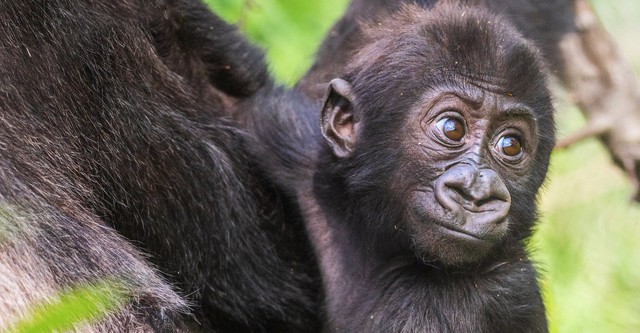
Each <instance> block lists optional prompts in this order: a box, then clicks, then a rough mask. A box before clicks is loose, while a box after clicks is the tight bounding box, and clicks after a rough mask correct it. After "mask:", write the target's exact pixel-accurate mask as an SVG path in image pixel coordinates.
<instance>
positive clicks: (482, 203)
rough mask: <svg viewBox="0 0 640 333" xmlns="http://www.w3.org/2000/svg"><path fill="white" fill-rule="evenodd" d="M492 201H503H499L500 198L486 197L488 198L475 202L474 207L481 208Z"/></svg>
mask: <svg viewBox="0 0 640 333" xmlns="http://www.w3.org/2000/svg"><path fill="white" fill-rule="evenodd" d="M493 201H503V200H500V198H497V197H493V196H491V197H488V198H484V199H480V200H476V206H478V207H482V206H484V205H486V204H488V203H490V202H493Z"/></svg>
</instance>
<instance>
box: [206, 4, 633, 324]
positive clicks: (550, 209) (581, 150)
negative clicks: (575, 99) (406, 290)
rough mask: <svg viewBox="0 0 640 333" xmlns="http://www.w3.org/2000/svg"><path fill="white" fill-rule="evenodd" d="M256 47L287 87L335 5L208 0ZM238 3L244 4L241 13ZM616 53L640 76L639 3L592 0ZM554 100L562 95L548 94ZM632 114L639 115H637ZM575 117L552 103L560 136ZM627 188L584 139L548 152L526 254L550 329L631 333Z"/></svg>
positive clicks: (630, 210) (308, 60) (306, 63)
mask: <svg viewBox="0 0 640 333" xmlns="http://www.w3.org/2000/svg"><path fill="white" fill-rule="evenodd" d="M209 2H210V3H211V4H212V7H213V8H214V9H215V10H216V11H218V12H219V13H221V14H222V15H223V16H224V17H225V18H227V19H228V20H230V21H232V22H235V21H236V20H237V19H238V18H239V17H243V19H242V20H243V27H244V31H245V32H246V33H248V35H249V37H250V39H251V40H253V41H255V42H257V43H259V44H260V45H262V46H263V47H264V48H265V49H266V50H267V54H268V60H269V63H270V66H271V69H272V71H273V73H274V75H275V76H276V77H277V78H278V79H279V80H280V81H281V82H285V83H288V84H291V83H293V82H295V81H296V80H297V79H298V78H299V77H300V75H302V74H303V73H304V71H305V70H306V68H308V66H309V65H310V63H311V60H312V54H313V51H314V50H315V48H316V47H317V45H318V44H319V42H320V40H321V38H322V36H323V35H324V33H325V32H326V29H327V28H328V27H329V26H330V24H331V23H332V22H333V20H335V19H336V18H337V17H338V16H339V15H340V14H341V12H342V10H343V8H344V7H345V4H346V1H345V0H337V1H336V0H323V1H297V0H280V1H278V0H253V1H241V0H226V1H218V0H216V1H214V0H209ZM243 2H250V3H252V7H251V8H250V9H249V10H247V11H245V12H244V14H241V13H242V10H241V8H242V5H243ZM593 5H594V7H595V8H596V10H597V11H598V13H599V15H600V17H601V19H602V21H603V22H604V24H605V25H606V27H607V28H608V29H609V31H610V32H611V33H612V34H613V35H614V36H615V37H616V39H617V40H618V41H619V43H620V45H621V47H622V49H623V53H624V54H625V55H626V56H627V58H628V59H629V60H630V61H631V63H632V64H633V65H634V67H635V68H636V69H640V43H638V33H639V32H640V20H638V18H640V1H629V0H613V1H605V0H593ZM558 93H559V94H558V95H560V96H561V95H562V94H561V92H560V91H558ZM638 111H639V112H640V110H638ZM582 123H583V120H582V118H581V116H580V114H579V113H578V111H577V110H575V109H572V108H570V107H569V106H567V105H566V103H565V102H563V101H559V103H558V124H559V125H558V127H559V131H560V135H566V134H567V133H569V132H571V131H572V130H575V129H577V128H579V126H581V125H582ZM630 194H631V188H630V185H629V184H628V182H627V180H626V179H625V177H624V176H623V175H622V173H621V172H620V171H619V170H618V169H616V168H615V167H614V166H613V165H612V164H611V162H610V161H609V157H608V156H607V154H606V152H605V150H604V149H603V147H602V146H601V145H600V144H599V143H598V142H597V141H596V140H594V139H591V140H586V141H584V142H582V143H579V144H577V145H575V146H574V147H572V148H571V149H568V150H565V151H558V152H555V153H554V154H553V158H552V166H551V170H550V176H549V179H548V181H547V184H546V187H545V189H544V190H543V191H542V193H541V195H540V203H541V215H542V218H541V221H540V226H539V229H538V232H537V233H536V235H535V237H534V238H533V239H532V249H533V251H532V255H533V257H534V258H535V260H536V261H537V262H538V263H539V267H540V268H541V270H542V271H543V273H542V279H541V282H542V285H543V288H544V294H545V302H546V304H547V308H548V314H549V319H550V326H551V330H552V332H563V333H564V332H580V333H585V332H607V333H614V332H621V333H623V332H624V333H627V332H640V208H639V206H638V205H637V204H631V203H630V201H629V197H630Z"/></svg>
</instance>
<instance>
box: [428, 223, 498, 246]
mask: <svg viewBox="0 0 640 333" xmlns="http://www.w3.org/2000/svg"><path fill="white" fill-rule="evenodd" d="M434 224H435V225H437V226H439V227H440V228H442V229H445V231H446V232H447V233H449V234H453V236H455V237H456V238H465V239H469V238H471V240H474V241H481V242H488V240H487V239H484V238H483V237H482V236H480V235H477V234H475V233H473V232H471V231H469V230H465V229H464V228H460V227H457V226H454V225H451V224H449V223H442V222H440V221H435V223H434Z"/></svg>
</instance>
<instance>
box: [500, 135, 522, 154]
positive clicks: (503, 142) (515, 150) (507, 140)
mask: <svg viewBox="0 0 640 333" xmlns="http://www.w3.org/2000/svg"><path fill="white" fill-rule="evenodd" d="M498 149H499V150H500V152H502V153H503V154H505V155H506V156H510V157H516V156H518V155H520V154H521V153H522V143H521V142H520V139H518V138H517V137H515V136H511V135H505V136H503V137H501V138H500V140H498Z"/></svg>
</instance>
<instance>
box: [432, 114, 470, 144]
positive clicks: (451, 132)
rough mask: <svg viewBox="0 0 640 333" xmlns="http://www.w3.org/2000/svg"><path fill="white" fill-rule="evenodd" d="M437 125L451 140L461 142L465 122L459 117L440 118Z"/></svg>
mask: <svg viewBox="0 0 640 333" xmlns="http://www.w3.org/2000/svg"><path fill="white" fill-rule="evenodd" d="M436 126H437V127H438V129H439V130H440V132H442V134H444V136H445V137H447V138H448V139H450V140H453V141H456V142H460V141H461V140H462V138H464V135H465V129H464V124H463V123H462V121H460V120H459V119H456V118H450V117H445V118H442V119H440V120H438V122H437V123H436Z"/></svg>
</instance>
